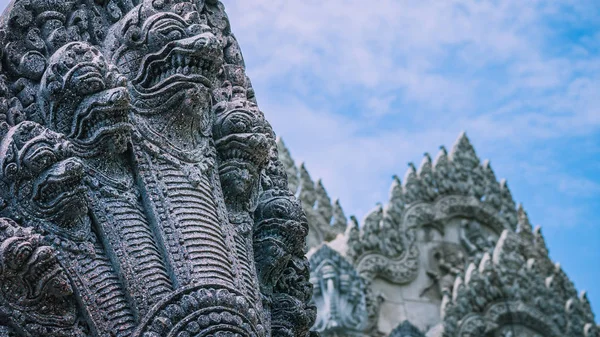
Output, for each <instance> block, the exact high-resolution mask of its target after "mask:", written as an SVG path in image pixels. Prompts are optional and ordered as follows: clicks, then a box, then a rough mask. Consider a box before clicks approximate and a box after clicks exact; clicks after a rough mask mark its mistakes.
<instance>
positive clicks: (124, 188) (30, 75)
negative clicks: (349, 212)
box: [0, 0, 336, 337]
mask: <svg viewBox="0 0 600 337" xmlns="http://www.w3.org/2000/svg"><path fill="white" fill-rule="evenodd" d="M0 40H1V44H0V46H1V49H0V51H1V56H2V67H1V73H0V197H1V198H2V203H1V208H0V215H1V216H3V217H5V218H2V219H0V256H1V257H2V269H1V273H0V326H1V328H0V334H2V335H10V336H63V337H70V336H122V337H129V336H140V337H141V336H144V337H151V336H179V337H181V336H308V335H309V334H310V332H309V329H310V327H311V326H312V324H313V322H314V320H315V307H314V305H312V304H311V295H312V285H311V283H310V281H309V267H308V261H307V259H306V257H305V256H304V248H305V237H306V235H307V232H308V224H307V219H306V217H305V215H304V212H303V211H302V208H301V205H300V202H299V201H298V200H297V199H296V198H295V196H294V195H293V194H292V193H291V192H290V188H289V187H288V184H287V180H286V171H285V166H284V165H285V164H286V163H285V162H284V163H281V162H280V161H279V159H278V151H277V144H276V140H275V134H274V132H273V130H272V129H271V127H270V125H269V124H268V122H267V121H266V120H265V118H264V115H263V113H262V112H261V111H260V109H259V108H258V106H257V102H256V98H255V97H254V90H253V89H252V85H251V83H250V80H249V79H248V77H247V76H246V74H245V69H244V62H243V58H242V55H241V51H240V48H239V45H238V44H237V41H236V39H235V37H234V35H233V34H232V33H231V30H230V25H229V21H228V18H227V16H226V14H225V11H224V8H223V5H222V4H221V3H220V2H219V1H216V0H210V1H209V0H206V1H204V0H141V1H139V0H133V1H132V0H100V1H92V0H76V1H52V0H14V1H13V2H12V3H11V4H10V5H9V8H8V9H7V11H6V12H5V13H4V15H3V16H2V20H1V25H0ZM292 186H293V185H292ZM317 200H318V204H319V207H318V209H319V212H318V213H319V214H320V216H321V217H324V218H331V217H333V215H334V214H335V213H336V210H335V209H334V208H333V207H332V206H331V205H330V202H329V199H328V198H327V196H326V194H324V190H318V198H317Z"/></svg>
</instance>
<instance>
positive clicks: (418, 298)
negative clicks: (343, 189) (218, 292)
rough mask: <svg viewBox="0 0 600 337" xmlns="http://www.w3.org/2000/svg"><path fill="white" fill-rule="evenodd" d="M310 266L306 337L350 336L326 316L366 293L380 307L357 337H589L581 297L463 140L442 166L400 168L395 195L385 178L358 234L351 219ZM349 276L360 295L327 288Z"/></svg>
mask: <svg viewBox="0 0 600 337" xmlns="http://www.w3.org/2000/svg"><path fill="white" fill-rule="evenodd" d="M304 176H307V173H305V174H304ZM307 186H309V185H307ZM309 226H310V219H309ZM311 228H312V227H311ZM325 241H329V240H325ZM310 254H312V255H311V258H310V260H311V262H313V261H315V263H314V264H311V271H312V274H311V280H312V282H313V284H314V285H315V291H316V293H315V296H314V298H315V301H316V304H317V307H318V308H319V311H318V315H317V322H318V324H316V325H315V327H314V328H313V329H315V330H316V331H319V332H321V334H322V335H323V336H355V335H356V330H355V329H353V328H351V327H345V326H344V325H343V324H339V321H340V319H339V317H345V316H347V315H349V314H350V313H351V312H352V311H351V310H350V309H347V311H345V312H344V311H343V309H342V308H344V307H347V306H344V305H340V306H334V309H335V310H332V304H337V303H339V302H340V301H342V302H343V301H360V299H361V298H363V297H365V296H366V294H368V293H369V292H371V293H376V294H378V295H381V296H382V298H383V301H382V302H381V304H380V307H379V311H378V318H377V319H376V321H377V324H376V325H375V326H374V328H373V329H372V330H371V331H370V332H369V333H370V334H369V333H367V334H366V336H375V335H377V334H382V335H387V336H394V337H396V336H428V337H441V336H443V337H459V336H460V337H465V336H469V337H475V336H477V337H481V336H486V337H487V336H490V337H492V336H493V337H509V336H512V337H517V336H531V337H534V336H535V337H540V336H570V337H571V336H573V337H584V336H585V337H589V336H597V334H598V327H597V326H596V325H595V324H594V322H595V318H594V315H593V313H592V311H591V308H590V305H589V302H588V300H587V297H586V296H585V293H584V294H582V295H579V296H578V295H577V292H576V290H575V287H574V286H573V284H572V282H571V281H570V280H569V279H568V277H567V276H566V275H565V274H564V272H563V271H562V269H561V268H560V266H559V265H557V264H555V263H554V262H552V261H551V260H550V258H549V257H548V249H547V247H546V244H545V242H544V237H543V235H542V233H541V229H540V228H539V227H537V228H533V226H532V225H531V223H530V221H529V219H528V216H527V213H526V212H525V210H524V209H523V207H522V206H521V205H519V206H518V207H517V205H516V204H515V202H514V201H513V199H512V196H511V194H510V190H509V189H508V185H507V184H506V181H504V180H502V181H500V182H499V181H498V180H497V179H496V176H495V174H494V172H493V170H492V168H491V165H490V162H489V161H483V163H482V162H481V161H480V160H479V158H478V157H477V155H476V153H475V150H474V149H473V146H472V145H471V144H470V142H469V140H468V138H467V136H466V135H465V134H464V133H463V134H461V135H460V136H459V138H458V140H457V142H456V144H455V145H454V147H453V148H452V151H451V152H450V154H448V152H447V151H446V149H445V148H444V147H441V151H440V153H439V155H438V156H437V158H436V160H435V161H433V162H432V160H431V157H430V156H429V155H428V154H425V156H424V158H423V161H422V163H421V165H420V166H419V168H417V167H416V166H415V165H412V164H410V165H409V168H408V171H407V173H406V175H405V178H404V184H402V183H401V182H400V179H398V177H397V176H394V179H393V182H392V186H391V189H390V197H389V201H388V202H387V204H385V205H381V204H378V205H377V206H376V207H375V208H374V209H373V210H372V211H371V212H369V213H368V214H367V215H366V216H365V218H364V220H363V221H362V226H359V223H358V221H357V220H356V218H355V217H353V216H351V217H350V221H348V224H347V230H346V232H345V234H344V235H343V236H342V235H339V236H338V237H336V238H335V239H334V240H331V241H329V242H325V243H324V244H323V246H321V247H320V248H319V249H318V250H316V251H315V249H313V250H312V251H310V252H309V255H310ZM326 257H330V258H326ZM322 261H332V262H328V263H323V262H322ZM324 266H331V267H329V268H324ZM323 269H327V271H328V272H323ZM349 271H352V272H349ZM353 272H355V273H357V274H358V275H359V278H357V277H354V276H353V277H352V278H357V279H362V280H364V281H365V285H366V287H367V289H365V290H362V291H356V292H355V293H354V295H351V294H345V293H343V292H342V291H340V290H339V288H338V286H337V284H338V281H337V280H338V279H341V276H342V275H344V274H352V273H353ZM352 275H353V274H352ZM323 289H324V290H323ZM344 303H345V302H344ZM332 312H334V313H335V314H332ZM332 325H333V326H335V328H333V327H332ZM324 327H329V328H324ZM358 336H362V335H360V334H358Z"/></svg>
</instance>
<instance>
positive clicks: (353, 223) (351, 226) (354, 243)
mask: <svg viewBox="0 0 600 337" xmlns="http://www.w3.org/2000/svg"><path fill="white" fill-rule="evenodd" d="M345 236H346V237H347V238H348V241H347V244H348V252H347V253H348V257H349V258H350V259H351V260H353V261H354V260H356V258H357V257H358V256H359V255H360V253H361V246H362V245H361V242H360V229H359V228H358V220H357V219H356V217H355V216H354V215H351V216H350V221H349V222H348V228H346V233H345Z"/></svg>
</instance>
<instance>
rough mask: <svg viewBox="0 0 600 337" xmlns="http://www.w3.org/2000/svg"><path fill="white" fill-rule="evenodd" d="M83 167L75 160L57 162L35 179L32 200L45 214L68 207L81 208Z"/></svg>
mask: <svg viewBox="0 0 600 337" xmlns="http://www.w3.org/2000/svg"><path fill="white" fill-rule="evenodd" d="M83 176H84V171H83V165H82V164H81V163H80V162H79V161H78V160H77V159H73V158H71V159H67V160H65V161H62V162H59V163H57V164H55V165H54V166H52V167H51V168H50V169H48V170H47V171H46V172H44V173H43V174H42V175H41V177H40V178H38V179H37V181H36V183H35V184H34V188H33V195H32V200H33V201H34V202H35V203H36V205H37V206H38V207H39V208H40V209H42V210H45V211H47V212H52V211H54V210H57V209H59V208H67V207H69V206H81V205H80V204H81V203H83V201H82V199H83V194H84V193H85V187H84V186H83V184H82V179H83Z"/></svg>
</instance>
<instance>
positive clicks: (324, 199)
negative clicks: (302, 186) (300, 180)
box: [315, 179, 333, 226]
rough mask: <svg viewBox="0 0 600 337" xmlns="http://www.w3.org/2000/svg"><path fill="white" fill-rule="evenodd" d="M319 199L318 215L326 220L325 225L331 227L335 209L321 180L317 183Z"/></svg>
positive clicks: (317, 196) (316, 193)
mask: <svg viewBox="0 0 600 337" xmlns="http://www.w3.org/2000/svg"><path fill="white" fill-rule="evenodd" d="M315 195H316V198H317V213H319V214H320V215H321V217H322V218H323V220H324V225H327V226H328V225H329V223H330V222H331V217H332V216H333V208H332V207H331V199H330V198H329V195H327V191H326V190H325V187H324V186H323V182H322V181H321V179H319V180H318V181H317V187H316V190H315Z"/></svg>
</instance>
